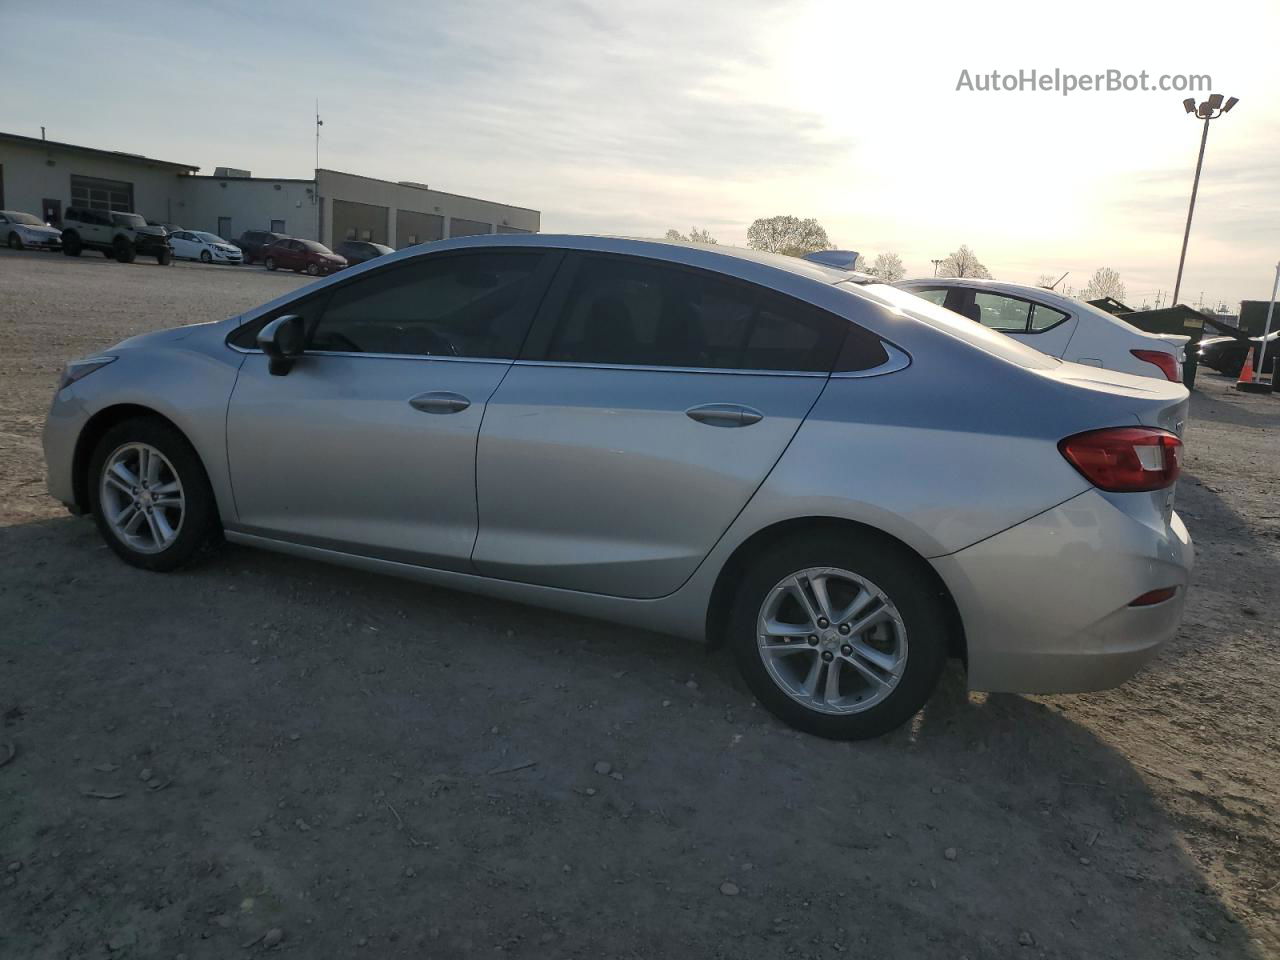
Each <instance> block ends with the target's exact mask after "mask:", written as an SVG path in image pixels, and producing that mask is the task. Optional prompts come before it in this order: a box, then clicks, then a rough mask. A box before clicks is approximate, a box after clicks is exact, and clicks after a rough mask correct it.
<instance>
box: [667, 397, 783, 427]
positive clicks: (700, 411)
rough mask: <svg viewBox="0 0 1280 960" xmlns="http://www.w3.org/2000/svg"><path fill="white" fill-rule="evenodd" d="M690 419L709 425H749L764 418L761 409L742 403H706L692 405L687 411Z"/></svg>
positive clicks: (686, 414) (686, 413)
mask: <svg viewBox="0 0 1280 960" xmlns="http://www.w3.org/2000/svg"><path fill="white" fill-rule="evenodd" d="M684 413H685V416H687V417H688V418H689V419H690V420H696V421H697V422H698V423H705V424H706V425H707V426H709V427H749V426H751V424H753V423H759V422H760V421H761V420H763V419H764V414H763V413H761V412H760V411H759V410H755V409H753V408H751V407H748V406H744V405H743V404H741V403H704V404H702V405H701V406H697V407H690V408H689V409H688V410H686V411H685V412H684Z"/></svg>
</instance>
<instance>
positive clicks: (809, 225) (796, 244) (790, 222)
mask: <svg viewBox="0 0 1280 960" xmlns="http://www.w3.org/2000/svg"><path fill="white" fill-rule="evenodd" d="M747 246H749V247H751V248H752V249H755V250H767V251H768V252H770V253H785V254H787V255H788V256H792V257H803V256H804V255H805V254H806V253H813V252H814V251H815V250H830V249H832V248H833V247H834V244H833V243H832V242H831V240H830V239H829V238H828V237H827V231H826V230H824V229H823V228H822V224H820V223H818V221H817V220H814V219H813V218H812V217H810V218H808V219H807V220H801V219H800V218H799V217H792V216H781V217H762V218H760V219H759V220H756V221H754V222H752V224H751V226H749V227H748V228H747Z"/></svg>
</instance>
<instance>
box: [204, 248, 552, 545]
mask: <svg viewBox="0 0 1280 960" xmlns="http://www.w3.org/2000/svg"><path fill="white" fill-rule="evenodd" d="M553 256H554V255H552V254H548V253H545V252H544V251H537V250H522V251H502V250H494V251H479V252H467V253H457V254H451V253H442V254H437V255H434V256H430V257H418V258H414V259H412V260H409V261H407V262H403V263H399V264H395V265H393V266H392V267H390V268H389V269H386V270H380V271H375V272H373V273H369V274H365V275H364V276H362V277H358V278H355V279H353V280H351V281H349V282H347V283H344V284H340V285H338V286H336V287H332V288H326V290H325V291H321V292H320V293H318V294H316V295H313V296H312V297H310V298H307V299H304V300H302V301H298V302H295V303H292V304H290V305H288V306H286V307H283V308H280V309H277V310H276V311H275V312H274V313H273V314H269V315H267V316H266V317H264V318H262V319H261V320H260V321H259V322H257V323H255V324H252V325H250V326H249V327H247V328H245V329H243V330H242V331H238V332H237V334H236V336H235V338H234V341H233V343H234V345H235V346H237V347H239V348H240V349H250V347H249V345H250V344H252V343H253V339H252V337H253V335H254V332H255V328H257V327H261V326H262V323H264V322H267V321H269V320H270V319H272V317H274V316H278V315H281V314H282V313H297V314H300V315H301V316H303V317H304V318H305V320H306V322H307V328H308V340H307V349H306V353H305V354H304V355H303V356H302V357H301V358H300V359H299V361H298V362H297V363H296V364H295V365H294V366H293V368H292V369H291V370H290V371H289V372H288V374H287V375H285V376H273V375H272V374H271V373H270V371H269V370H268V364H267V358H266V357H265V356H263V355H262V354H261V353H258V352H251V353H250V355H249V356H247V357H246V358H245V362H244V365H243V366H242V368H241V370H240V375H239V377H238V379H237V381H236V385H235V389H234V391H233V392H232V396H231V401H230V404H229V407H228V411H227V453H228V458H229V462H230V472H231V482H232V487H233V490H234V496H235V505H236V514H237V523H238V525H239V528H240V529H242V530H244V531H246V532H249V533H257V534H259V535H262V536H266V537H272V538H276V539H283V540H288V541H293V542H299V543H308V544H312V545H318V546H323V547H327V548H331V549H336V550H341V551H344V552H351V553H358V554H364V555H368V556H376V557H381V558H383V559H391V560H397V561H401V562H406V563H414V564H422V565H426V566H432V567H439V568H444V569H451V570H468V569H470V556H471V549H472V547H473V545H474V543H475V536H476V491H475V454H476V437H477V434H478V432H479V428H480V421H481V417H482V416H483V414H484V410H485V404H486V403H487V401H488V400H489V397H490V396H491V395H492V393H493V391H494V389H495V388H496V387H497V386H498V383H499V382H500V381H501V379H502V377H503V375H504V374H505V373H506V372H507V369H508V368H509V366H510V364H511V361H512V359H513V358H514V357H515V356H516V353H517V352H518V350H519V348H520V344H521V343H522V341H523V340H524V337H525V334H526V333H527V331H528V326H529V323H530V321H531V318H532V314H533V310H534V307H535V306H536V303H537V297H538V293H539V292H540V290H541V288H542V287H543V286H544V285H545V284H546V282H547V280H548V274H549V271H550V269H551V265H552V259H553ZM330 291H331V292H330Z"/></svg>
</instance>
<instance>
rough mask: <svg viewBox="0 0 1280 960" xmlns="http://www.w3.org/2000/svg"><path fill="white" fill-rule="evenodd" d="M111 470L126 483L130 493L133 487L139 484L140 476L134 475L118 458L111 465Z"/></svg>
mask: <svg viewBox="0 0 1280 960" xmlns="http://www.w3.org/2000/svg"><path fill="white" fill-rule="evenodd" d="M109 472H110V473H111V474H113V475H114V476H115V477H116V478H117V479H118V480H120V481H121V482H122V483H124V484H125V486H126V488H127V489H128V492H129V493H132V492H133V488H134V487H136V486H137V485H138V478H137V477H136V476H134V475H133V473H132V472H131V471H130V470H129V468H128V467H126V466H125V465H124V463H123V462H122V461H120V460H117V461H116V462H115V463H113V464H112V465H111V470H110V471H109Z"/></svg>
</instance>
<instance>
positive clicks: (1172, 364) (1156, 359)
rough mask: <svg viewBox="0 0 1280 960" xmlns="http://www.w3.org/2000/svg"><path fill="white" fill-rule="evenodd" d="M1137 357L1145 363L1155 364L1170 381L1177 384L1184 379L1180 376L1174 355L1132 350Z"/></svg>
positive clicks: (1159, 351) (1155, 351)
mask: <svg viewBox="0 0 1280 960" xmlns="http://www.w3.org/2000/svg"><path fill="white" fill-rule="evenodd" d="M1129 352H1130V353H1132V354H1133V355H1134V356H1135V357H1137V358H1138V359H1139V360H1142V361H1143V362H1145V363H1154V364H1155V365H1156V366H1157V367H1159V368H1160V372H1161V373H1163V374H1164V375H1165V376H1166V377H1168V378H1169V379H1170V380H1172V381H1174V382H1175V383H1176V382H1178V381H1179V380H1181V379H1182V378H1181V377H1179V376H1178V359H1177V357H1175V356H1174V355H1173V354H1172V353H1165V352H1164V351H1163V350H1130V351H1129Z"/></svg>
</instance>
